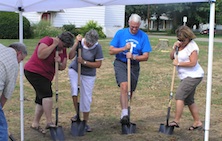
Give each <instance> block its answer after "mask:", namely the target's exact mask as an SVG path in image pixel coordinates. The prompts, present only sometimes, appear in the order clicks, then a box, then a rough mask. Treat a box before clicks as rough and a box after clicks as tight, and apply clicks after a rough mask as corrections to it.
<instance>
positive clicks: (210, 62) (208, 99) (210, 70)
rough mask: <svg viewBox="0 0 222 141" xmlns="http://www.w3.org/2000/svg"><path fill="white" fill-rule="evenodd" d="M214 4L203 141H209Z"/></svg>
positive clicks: (211, 2)
mask: <svg viewBox="0 0 222 141" xmlns="http://www.w3.org/2000/svg"><path fill="white" fill-rule="evenodd" d="M215 2H216V0H210V28H209V46H208V70H207V73H208V75H207V93H206V113H205V133H204V134H205V135H204V141H208V140H209V127H210V107H211V89H212V88H211V87H212V67H213V65H212V64H213V63H212V62H213V46H214V20H215Z"/></svg>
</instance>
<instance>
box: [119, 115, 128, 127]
mask: <svg viewBox="0 0 222 141" xmlns="http://www.w3.org/2000/svg"><path fill="white" fill-rule="evenodd" d="M120 123H122V124H124V125H126V124H129V116H128V115H126V116H123V118H122V119H121V120H120Z"/></svg>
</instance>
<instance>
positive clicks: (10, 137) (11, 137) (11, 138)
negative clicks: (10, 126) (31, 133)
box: [8, 132, 16, 141]
mask: <svg viewBox="0 0 222 141" xmlns="http://www.w3.org/2000/svg"><path fill="white" fill-rule="evenodd" d="M8 138H9V139H10V140H11V141H16V139H15V138H14V137H13V135H12V134H11V133H9V132H8Z"/></svg>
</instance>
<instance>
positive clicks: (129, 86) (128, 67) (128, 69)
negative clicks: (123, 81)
mask: <svg viewBox="0 0 222 141" xmlns="http://www.w3.org/2000/svg"><path fill="white" fill-rule="evenodd" d="M130 67H131V62H130V59H129V58H128V59H127V91H128V97H129V98H130V95H131V77H130V75H131V74H130V72H131V68H130Z"/></svg>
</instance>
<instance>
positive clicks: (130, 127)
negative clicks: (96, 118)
mask: <svg viewBox="0 0 222 141" xmlns="http://www.w3.org/2000/svg"><path fill="white" fill-rule="evenodd" d="M133 133H136V124H135V123H130V124H122V134H133Z"/></svg>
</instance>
